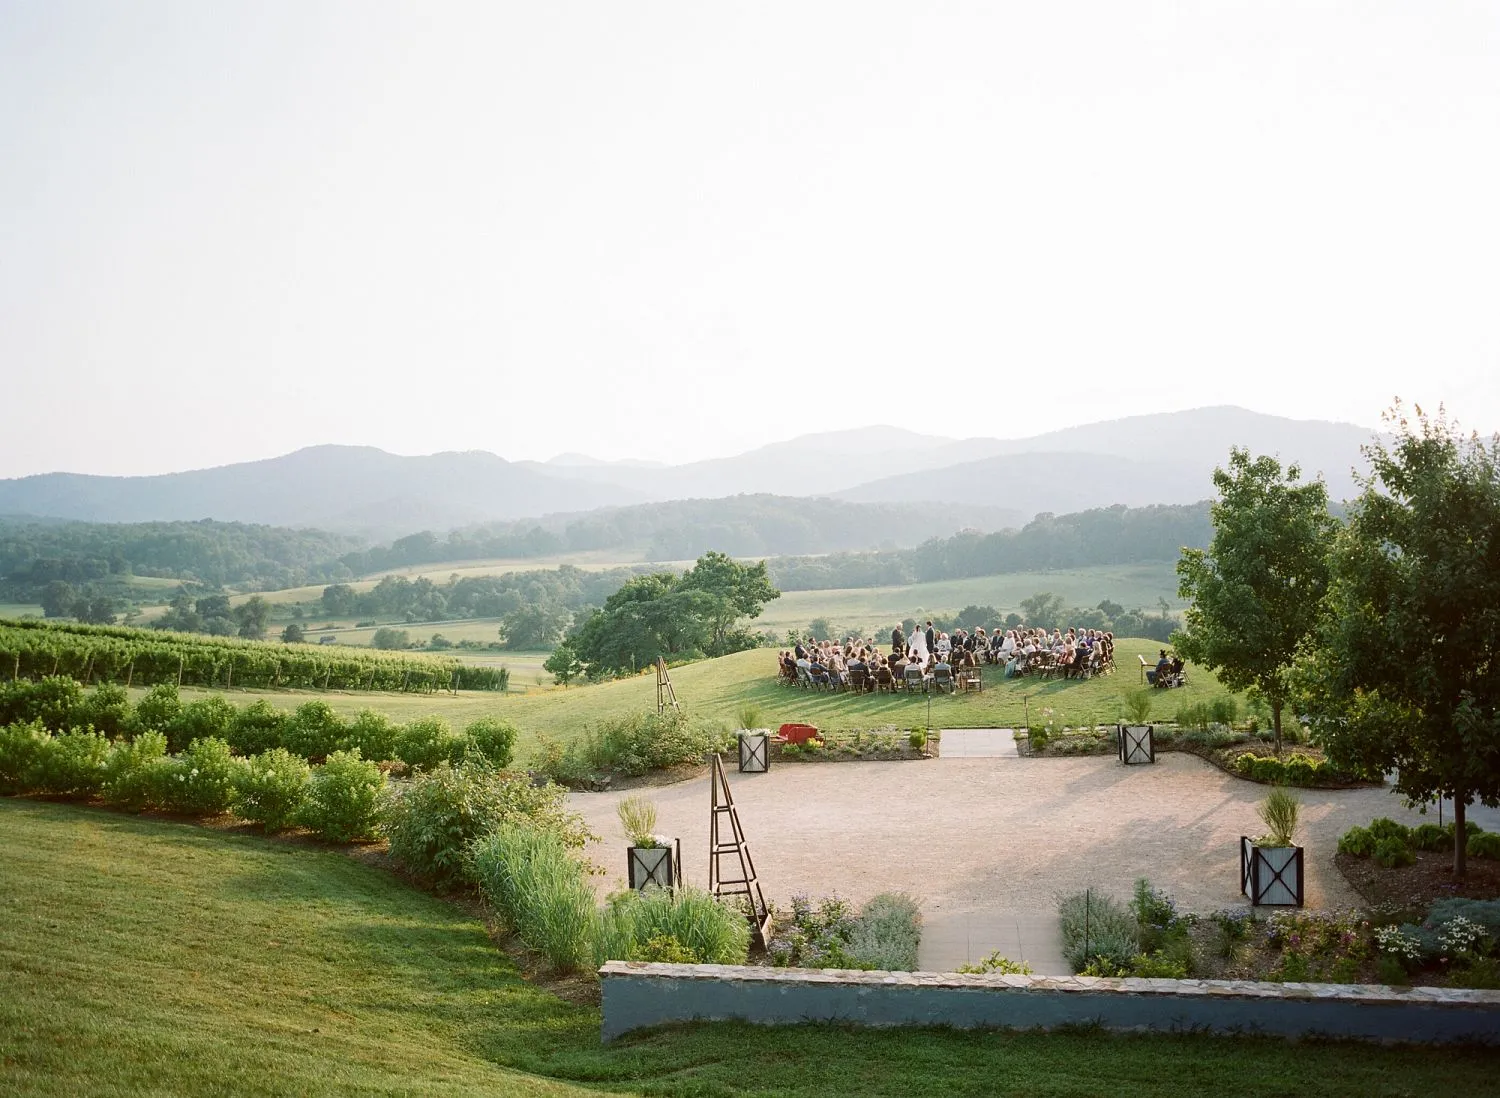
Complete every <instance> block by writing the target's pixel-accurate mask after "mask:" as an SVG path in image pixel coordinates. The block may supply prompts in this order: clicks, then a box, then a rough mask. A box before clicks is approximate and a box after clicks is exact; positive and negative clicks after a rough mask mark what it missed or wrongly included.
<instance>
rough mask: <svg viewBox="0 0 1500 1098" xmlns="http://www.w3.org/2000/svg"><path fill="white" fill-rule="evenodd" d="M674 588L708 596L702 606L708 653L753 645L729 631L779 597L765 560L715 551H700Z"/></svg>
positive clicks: (726, 651) (724, 653)
mask: <svg viewBox="0 0 1500 1098" xmlns="http://www.w3.org/2000/svg"><path fill="white" fill-rule="evenodd" d="M677 587H678V590H682V591H701V592H703V593H704V594H706V595H709V596H711V597H712V599H713V602H712V603H711V604H709V605H707V606H706V614H705V616H706V618H707V621H708V628H709V636H708V644H707V645H706V650H707V652H708V654H709V655H710V656H723V655H726V654H727V653H729V652H737V651H741V650H743V649H745V648H753V647H754V646H755V642H754V640H747V639H746V638H744V637H740V638H734V637H731V634H730V631H731V630H732V629H733V628H734V625H735V622H737V621H739V620H740V619H741V618H750V619H752V620H753V619H755V618H758V617H760V612H761V610H762V608H764V606H765V604H766V603H768V602H770V601H771V600H772V599H778V598H780V597H781V592H780V591H778V590H776V588H775V587H773V586H772V585H771V579H770V576H769V575H768V574H767V573H766V562H765V561H760V562H758V563H756V564H741V563H740V562H739V561H737V560H735V559H734V558H733V557H730V556H728V555H727V554H725V553H720V552H718V551H711V552H708V553H704V554H703V555H702V556H701V557H699V558H698V560H697V561H696V562H695V563H694V564H693V567H691V568H689V569H688V570H687V571H686V572H684V573H683V575H682V579H681V581H679V583H678V585H677Z"/></svg>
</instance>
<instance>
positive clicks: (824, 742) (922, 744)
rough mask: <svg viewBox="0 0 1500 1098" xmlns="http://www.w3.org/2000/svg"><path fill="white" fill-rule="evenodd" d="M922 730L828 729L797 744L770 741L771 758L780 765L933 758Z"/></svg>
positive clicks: (888, 727)
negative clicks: (781, 763) (814, 737)
mask: <svg viewBox="0 0 1500 1098" xmlns="http://www.w3.org/2000/svg"><path fill="white" fill-rule="evenodd" d="M933 747H934V745H933V744H932V742H931V741H929V740H928V738H927V733H926V731H925V730H915V729H913V730H908V729H904V728H897V727H896V726H895V725H884V726H882V727H880V728H870V729H859V728H856V729H849V730H841V729H828V730H824V731H822V732H820V733H819V734H818V737H817V738H816V739H811V740H808V741H807V742H805V743H801V744H792V743H781V742H779V741H776V740H772V741H771V758H772V760H773V761H781V762H896V761H903V760H906V759H930V758H933V757H934V756H935V755H936V752H935V751H934V750H933Z"/></svg>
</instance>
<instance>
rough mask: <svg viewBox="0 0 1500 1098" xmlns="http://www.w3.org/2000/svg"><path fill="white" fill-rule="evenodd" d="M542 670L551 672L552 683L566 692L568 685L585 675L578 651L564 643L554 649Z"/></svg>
mask: <svg viewBox="0 0 1500 1098" xmlns="http://www.w3.org/2000/svg"><path fill="white" fill-rule="evenodd" d="M542 670H543V671H549V672H551V674H552V681H553V682H555V683H558V684H559V685H560V686H562V688H563V689H564V690H566V689H567V688H568V683H570V682H572V681H573V680H574V679H576V678H577V677H578V676H579V675H581V674H583V662H582V661H581V660H579V658H578V651H577V649H575V648H574V647H573V646H572V645H571V644H569V643H567V642H566V641H564V642H563V643H562V644H559V645H558V646H557V647H556V648H555V649H553V651H552V655H550V656H548V657H547V662H546V663H544V664H542Z"/></svg>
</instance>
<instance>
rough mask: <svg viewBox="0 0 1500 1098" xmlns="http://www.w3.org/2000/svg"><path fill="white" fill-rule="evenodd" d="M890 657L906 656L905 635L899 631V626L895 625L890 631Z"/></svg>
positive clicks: (898, 624)
mask: <svg viewBox="0 0 1500 1098" xmlns="http://www.w3.org/2000/svg"><path fill="white" fill-rule="evenodd" d="M891 655H893V656H904V655H906V634H905V633H903V632H902V631H901V624H900V623H899V622H897V623H896V628H894V629H892V630H891Z"/></svg>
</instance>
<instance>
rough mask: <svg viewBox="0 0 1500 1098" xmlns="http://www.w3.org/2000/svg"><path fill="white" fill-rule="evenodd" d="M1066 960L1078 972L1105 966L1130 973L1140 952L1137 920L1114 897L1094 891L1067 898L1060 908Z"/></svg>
mask: <svg viewBox="0 0 1500 1098" xmlns="http://www.w3.org/2000/svg"><path fill="white" fill-rule="evenodd" d="M1057 916H1058V922H1059V924H1060V928H1061V930H1062V943H1063V957H1064V958H1065V959H1066V960H1067V962H1068V964H1069V965H1070V966H1071V967H1072V969H1073V971H1074V972H1082V971H1083V970H1084V969H1086V968H1088V967H1089V965H1090V964H1093V963H1096V962H1101V961H1102V962H1104V963H1107V964H1109V965H1111V966H1113V967H1114V968H1116V969H1119V970H1121V971H1128V969H1129V967H1130V963H1131V961H1132V960H1133V959H1134V958H1135V956H1136V955H1137V954H1138V953H1139V952H1140V949H1141V945H1140V937H1139V930H1138V927H1137V923H1136V919H1135V916H1134V915H1132V914H1131V912H1130V910H1129V909H1128V908H1127V907H1126V906H1125V905H1124V904H1122V903H1120V902H1119V901H1118V900H1116V899H1115V898H1114V897H1112V896H1107V895H1105V894H1103V893H1101V892H1098V891H1096V890H1094V889H1087V890H1085V891H1083V892H1077V893H1074V894H1073V895H1071V896H1065V897H1063V899H1062V900H1061V902H1059V904H1058V907H1057Z"/></svg>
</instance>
